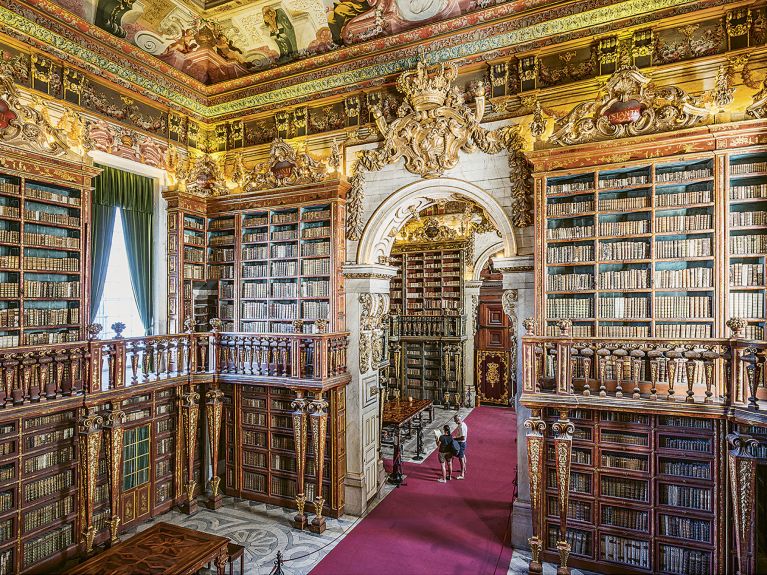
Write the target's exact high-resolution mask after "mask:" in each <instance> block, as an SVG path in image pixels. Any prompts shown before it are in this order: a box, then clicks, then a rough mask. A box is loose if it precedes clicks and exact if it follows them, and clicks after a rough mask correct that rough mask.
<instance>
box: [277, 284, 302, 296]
mask: <svg viewBox="0 0 767 575" xmlns="http://www.w3.org/2000/svg"><path fill="white" fill-rule="evenodd" d="M297 296H298V285H297V284H295V283H293V282H275V283H272V297H278V298H295V297H297Z"/></svg>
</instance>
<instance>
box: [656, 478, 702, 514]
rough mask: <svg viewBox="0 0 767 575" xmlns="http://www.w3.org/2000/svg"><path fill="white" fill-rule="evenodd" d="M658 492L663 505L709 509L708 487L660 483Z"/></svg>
mask: <svg viewBox="0 0 767 575" xmlns="http://www.w3.org/2000/svg"><path fill="white" fill-rule="evenodd" d="M659 494H660V502H661V503H662V504H663V505H671V506H674V507H686V508H687V509H697V510H699V511H711V491H710V490H708V489H702V488H700V487H689V486H686V485H669V484H666V483H662V484H661V485H660V490H659Z"/></svg>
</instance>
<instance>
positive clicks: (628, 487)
mask: <svg viewBox="0 0 767 575" xmlns="http://www.w3.org/2000/svg"><path fill="white" fill-rule="evenodd" d="M647 493H648V487H647V481H642V480H639V479H625V478H621V479H619V478H617V477H605V476H604V475H603V476H602V477H601V494H602V496H605V497H620V498H621V499H631V500H633V501H647Z"/></svg>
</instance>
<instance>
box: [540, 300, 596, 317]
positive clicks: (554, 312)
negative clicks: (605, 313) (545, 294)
mask: <svg viewBox="0 0 767 575" xmlns="http://www.w3.org/2000/svg"><path fill="white" fill-rule="evenodd" d="M546 315H547V317H549V318H565V319H578V318H589V317H594V302H593V300H591V299H586V298H577V299H576V298H572V299H567V298H552V297H549V298H548V299H547V300H546Z"/></svg>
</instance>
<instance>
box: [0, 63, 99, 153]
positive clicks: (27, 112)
mask: <svg viewBox="0 0 767 575" xmlns="http://www.w3.org/2000/svg"><path fill="white" fill-rule="evenodd" d="M61 120H62V121H61V122H60V124H61V128H62V129H59V128H56V127H54V126H53V125H52V124H51V120H50V118H49V116H48V110H47V108H46V107H45V104H44V103H42V102H41V101H39V100H38V101H37V102H33V103H32V104H31V105H26V104H22V103H21V100H20V99H19V91H18V89H17V88H16V85H15V84H14V83H13V77H12V76H11V74H10V73H9V70H8V69H6V68H5V67H4V66H2V65H0V141H2V142H3V143H5V144H8V145H10V146H14V147H17V148H21V149H24V150H30V151H32V152H39V153H42V154H48V155H51V156H56V157H61V158H63V159H69V160H73V161H78V162H79V161H82V159H83V154H84V153H85V147H84V136H83V127H82V122H81V120H80V118H79V116H77V115H76V114H75V113H74V112H72V111H70V110H68V111H67V112H66V113H65V114H64V116H63V117H62V119H61Z"/></svg>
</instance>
